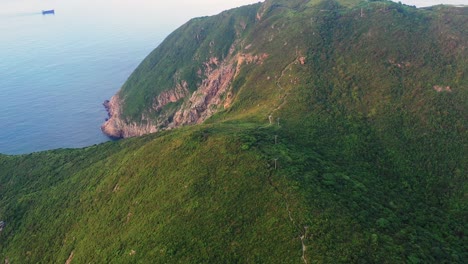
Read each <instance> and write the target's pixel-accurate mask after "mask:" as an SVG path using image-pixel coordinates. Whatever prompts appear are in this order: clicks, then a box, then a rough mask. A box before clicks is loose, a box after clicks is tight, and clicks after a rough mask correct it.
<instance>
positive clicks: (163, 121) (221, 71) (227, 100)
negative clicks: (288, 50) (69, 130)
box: [101, 48, 268, 138]
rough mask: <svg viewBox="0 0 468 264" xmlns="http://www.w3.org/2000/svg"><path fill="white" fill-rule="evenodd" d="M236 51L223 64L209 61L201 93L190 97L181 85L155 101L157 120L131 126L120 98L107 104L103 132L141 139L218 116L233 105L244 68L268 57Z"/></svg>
mask: <svg viewBox="0 0 468 264" xmlns="http://www.w3.org/2000/svg"><path fill="white" fill-rule="evenodd" d="M233 53H234V48H232V49H231V52H230V54H229V56H227V58H226V59H224V60H223V61H220V60H219V59H218V58H216V57H211V58H209V60H208V61H206V62H205V63H204V64H203V66H202V69H203V70H200V71H199V72H198V74H199V76H205V78H204V79H203V81H202V82H201V84H200V85H199V86H198V88H197V90H195V91H194V92H192V93H191V94H190V92H189V90H188V84H187V82H186V81H184V80H182V81H179V82H178V83H177V85H176V87H174V88H173V89H170V90H167V91H164V92H162V93H160V94H159V95H158V96H157V97H156V98H154V101H153V105H152V109H150V111H151V112H152V113H156V114H157V118H153V119H151V118H149V117H148V116H147V115H145V114H142V116H141V122H138V123H137V122H129V121H128V120H123V119H122V111H121V106H122V103H123V102H122V98H120V96H119V94H116V95H115V96H113V97H112V98H111V100H110V101H106V102H104V107H105V108H106V110H107V111H108V113H109V118H108V120H107V121H106V122H105V123H104V125H102V127H101V129H102V131H103V132H104V133H105V134H106V135H108V136H110V137H112V138H127V137H134V136H141V135H145V134H149V133H154V132H158V131H161V130H166V129H172V128H176V127H179V126H183V125H189V124H199V123H202V122H203V121H205V120H206V119H208V118H209V117H211V116H212V115H213V114H215V113H216V112H217V111H218V110H219V109H223V108H228V107H230V105H231V102H232V99H233V94H232V91H231V83H232V80H233V79H234V78H235V77H236V76H237V74H238V73H239V71H240V70H241V66H242V65H243V64H250V63H256V64H262V63H263V61H264V60H265V59H267V58H268V54H265V53H263V54H259V55H252V54H237V55H235V56H234V55H233ZM180 101H181V102H182V104H181V106H179V107H178V109H177V110H176V111H175V112H165V111H164V107H165V106H166V105H168V104H169V103H176V102H180Z"/></svg>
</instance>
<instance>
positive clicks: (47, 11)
mask: <svg viewBox="0 0 468 264" xmlns="http://www.w3.org/2000/svg"><path fill="white" fill-rule="evenodd" d="M42 14H43V15H48V14H55V10H54V9H51V10H42Z"/></svg>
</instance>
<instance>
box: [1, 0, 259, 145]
mask: <svg viewBox="0 0 468 264" xmlns="http://www.w3.org/2000/svg"><path fill="white" fill-rule="evenodd" d="M184 2H185V3H184ZM192 2H193V3H189V4H187V3H186V1H182V0H173V1H157V0H133V1H130V0H100V1H94V0H92V1H91V0H67V1H63V0H62V1H57V0H0V153H5V154H22V153H30V152H36V151H42V150H48V149H55V148H77V147H84V146H89V145H93V144H97V143H101V142H105V141H107V140H109V139H108V138H107V137H106V136H104V135H103V134H102V133H101V130H100V125H101V124H102V123H103V122H104V119H105V118H106V116H107V114H106V112H105V110H104V108H103V106H102V102H103V101H104V100H106V99H109V98H110V97H111V96H112V95H113V94H115V93H116V92H117V91H118V90H119V88H120V87H121V86H122V84H123V83H124V82H125V80H126V79H127V78H128V76H129V75H130V74H131V72H132V71H133V70H134V69H135V68H136V66H137V65H138V64H139V63H140V62H141V60H142V59H143V58H144V57H145V56H146V55H147V54H148V53H149V52H150V51H151V50H153V49H154V48H155V47H156V46H157V45H158V44H159V43H160V42H161V41H162V40H163V39H164V37H165V36H167V35H168V34H169V33H170V32H172V31H173V30H174V29H175V28H177V27H178V26H180V25H181V24H183V23H184V22H185V21H187V20H188V19H190V18H192V17H195V16H201V15H210V14H215V13H217V12H220V11H222V10H224V9H226V8H228V7H234V6H239V5H241V4H245V3H247V2H251V3H253V2H256V1H249V0H245V1H242V0H241V1H233V2H231V3H225V2H226V1H214V0H208V1H206V0H205V1H192ZM204 2H206V4H203V3H204ZM216 2H219V3H216ZM227 2H229V1H227ZM47 9H55V15H46V16H43V15H42V14H41V10H47Z"/></svg>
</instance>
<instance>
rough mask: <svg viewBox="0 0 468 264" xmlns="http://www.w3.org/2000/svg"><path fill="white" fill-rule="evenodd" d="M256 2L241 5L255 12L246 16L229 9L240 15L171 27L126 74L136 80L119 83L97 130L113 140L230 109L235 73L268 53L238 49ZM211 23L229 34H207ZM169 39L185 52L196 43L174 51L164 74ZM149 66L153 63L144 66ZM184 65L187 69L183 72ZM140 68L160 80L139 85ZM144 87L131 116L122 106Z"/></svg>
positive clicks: (252, 18) (228, 14)
mask: <svg viewBox="0 0 468 264" xmlns="http://www.w3.org/2000/svg"><path fill="white" fill-rule="evenodd" d="M259 6H260V5H252V6H247V7H243V8H241V9H240V10H241V11H242V10H244V12H245V10H253V11H254V12H250V13H248V14H247V15H245V16H239V15H238V14H237V15H235V14H234V13H236V12H237V13H239V10H238V9H236V10H235V11H227V12H223V13H221V14H220V15H218V16H215V17H208V18H201V19H195V20H192V21H190V22H188V23H187V25H185V26H183V27H182V28H180V29H179V30H178V31H176V32H175V36H169V37H168V39H167V40H165V42H164V43H163V44H161V46H160V47H158V48H157V49H156V50H155V51H154V52H153V54H150V56H148V58H147V59H146V61H145V62H143V63H142V65H140V66H139V68H138V69H137V70H136V71H135V73H134V74H133V75H132V76H131V78H132V77H135V79H137V78H136V77H138V80H136V81H135V82H136V83H139V84H137V85H132V84H131V83H130V82H131V80H130V81H129V82H128V83H127V84H126V87H125V86H124V88H123V89H122V90H121V91H119V93H117V94H116V95H115V96H113V97H112V98H111V99H110V100H109V101H106V102H105V107H106V109H107V111H108V113H109V118H108V120H106V122H105V123H104V124H103V125H102V127H101V129H102V131H103V132H104V133H105V134H106V135H108V136H110V137H113V138H126V137H133V136H141V135H144V134H148V133H154V132H157V131H161V130H166V129H172V128H175V127H179V126H183V125H190V124H199V123H202V122H203V121H205V120H206V119H208V118H209V117H211V116H212V115H213V114H214V113H216V112H217V111H218V110H220V109H227V108H229V107H230V105H231V102H232V100H233V97H234V93H233V91H232V82H233V80H234V78H235V76H236V75H238V74H239V72H240V70H241V67H242V65H244V64H251V63H262V62H263V60H264V59H265V58H266V57H267V55H266V54H253V53H244V52H242V46H243V45H244V44H243V42H242V41H241V37H242V35H243V33H244V32H245V31H246V30H247V29H248V26H249V25H250V24H253V22H255V17H256V16H258V15H257V13H256V12H257V9H258V7H259ZM219 20H220V21H219ZM218 21H219V23H220V24H218ZM210 27H219V28H221V29H217V30H220V32H221V33H220V34H221V35H223V37H224V38H225V37H226V36H225V35H227V36H228V38H227V39H226V40H223V39H221V40H220V39H217V38H216V37H215V36H211V35H212V33H211V32H210V31H208V29H209V28H210ZM186 28H188V30H187V31H190V35H189V39H188V40H187V39H183V38H186V37H187V34H186V33H185V32H184V30H186ZM229 36H230V38H229ZM173 38H175V39H177V40H176V41H177V42H181V43H182V42H183V43H182V44H181V45H182V48H183V49H184V50H185V49H187V46H190V45H191V42H193V44H194V45H198V46H197V47H196V48H194V49H193V50H190V49H188V50H189V51H190V53H189V54H188V55H186V56H185V57H184V56H181V55H180V54H179V53H177V54H174V57H176V62H175V64H176V65H175V66H174V65H173V66H174V68H173V70H172V71H171V72H169V73H165V72H164V71H165V69H166V68H165V66H164V65H162V66H161V64H162V62H163V61H164V60H165V59H167V58H168V57H171V54H168V53H167V52H162V51H163V50H164V49H165V45H166V44H167V43H168V42H171V41H172V39H173ZM170 45H172V44H170ZM171 48H172V47H171ZM247 49H248V48H247ZM247 49H246V50H247ZM187 58H189V59H190V61H188V62H189V63H190V66H186V65H185V64H186V63H187V60H186V59H187ZM171 59H172V60H174V59H173V58H171ZM151 60H155V61H156V62H152V61H151ZM150 61H151V62H150ZM145 63H146V64H145ZM148 64H155V65H151V66H147V65H148ZM145 67H152V68H153V70H151V71H147V70H146V69H145V70H143V69H142V68H145ZM187 67H189V69H188V70H187ZM142 71H147V72H150V74H152V75H158V74H159V75H160V76H162V77H161V78H163V79H164V80H163V81H161V80H160V79H157V80H154V81H151V82H147V83H143V82H142V81H141V80H142V79H144V77H141V74H140V72H142ZM159 71H161V73H160V72H159ZM187 72H189V73H188V74H187ZM146 74H147V73H146ZM163 74H164V76H163ZM131 78H130V79H131ZM148 78H153V77H152V76H151V77H148ZM129 86H131V87H132V88H129ZM145 86H147V87H148V90H149V92H148V94H146V95H145V97H150V98H148V99H145V100H144V101H142V103H141V104H140V106H139V107H140V110H139V111H137V113H136V114H134V115H127V114H126V113H125V108H126V107H127V105H128V104H129V101H133V100H134V99H133V98H131V97H132V96H133V94H134V93H135V92H134V91H135V90H138V89H140V90H141V89H142V88H141V87H145ZM127 95H129V96H127Z"/></svg>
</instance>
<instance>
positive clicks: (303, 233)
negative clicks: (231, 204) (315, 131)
mask: <svg viewBox="0 0 468 264" xmlns="http://www.w3.org/2000/svg"><path fill="white" fill-rule="evenodd" d="M296 55H297V54H296ZM298 61H299V57H297V58H295V59H294V60H293V61H292V62H291V63H289V64H288V65H286V66H285V67H284V69H283V70H282V71H281V75H280V76H279V77H278V78H277V79H276V86H277V87H278V88H279V89H280V90H281V91H285V93H284V95H283V97H282V98H281V102H280V104H279V105H278V106H277V107H276V108H275V109H273V110H272V111H271V112H270V113H269V119H270V124H271V118H272V117H273V114H274V113H275V112H277V111H278V110H280V109H281V108H282V107H283V106H284V105H285V104H286V103H287V99H288V96H289V95H290V91H286V89H285V88H284V87H282V86H281V79H282V78H283V77H284V75H285V74H286V71H287V70H290V69H291V66H292V65H293V64H294V63H297V62H298ZM278 125H279V120H278ZM275 169H276V165H275ZM272 176H273V172H270V174H269V176H268V182H269V184H270V185H271V186H272V187H273V188H274V190H275V191H276V192H277V193H278V194H280V195H281V197H282V199H283V201H284V203H285V205H286V211H287V212H288V217H289V221H291V223H292V225H293V226H294V228H295V229H296V231H297V232H298V233H299V234H298V238H299V239H300V240H301V244H302V248H301V249H302V257H301V258H302V261H303V262H304V263H305V264H308V261H307V257H306V251H307V245H306V239H307V226H301V225H300V224H298V223H296V221H295V219H294V218H293V214H292V210H291V208H290V206H289V202H288V200H287V199H286V194H285V193H284V192H282V191H281V190H280V189H279V188H278V187H277V186H276V185H275V184H274V183H273V181H272Z"/></svg>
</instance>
